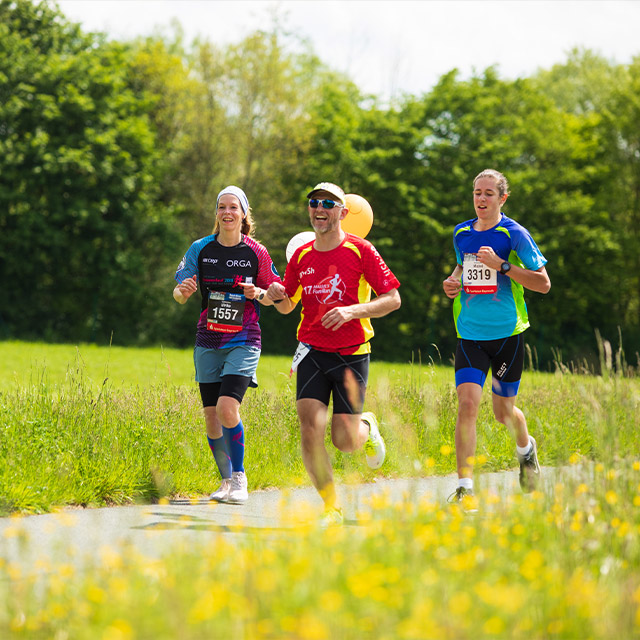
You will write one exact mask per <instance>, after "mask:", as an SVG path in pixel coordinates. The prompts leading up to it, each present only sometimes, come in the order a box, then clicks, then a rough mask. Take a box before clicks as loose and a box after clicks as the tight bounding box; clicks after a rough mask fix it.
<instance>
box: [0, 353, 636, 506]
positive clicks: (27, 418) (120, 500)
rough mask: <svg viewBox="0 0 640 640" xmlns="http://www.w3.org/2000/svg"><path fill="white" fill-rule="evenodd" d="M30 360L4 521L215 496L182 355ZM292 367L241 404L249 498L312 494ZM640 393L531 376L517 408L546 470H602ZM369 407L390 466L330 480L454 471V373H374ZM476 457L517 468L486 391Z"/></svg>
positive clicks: (4, 490)
mask: <svg viewBox="0 0 640 640" xmlns="http://www.w3.org/2000/svg"><path fill="white" fill-rule="evenodd" d="M25 349H26V350H29V349H35V350H34V351H32V354H37V357H35V356H33V357H34V359H33V360H32V361H31V363H30V364H29V361H28V360H24V361H23V362H22V363H21V367H20V369H16V368H15V366H14V368H13V370H14V371H15V372H16V373H15V375H14V378H13V382H11V383H8V382H7V381H6V380H5V386H4V389H3V390H1V391H0V512H4V513H9V512H12V511H27V512H43V511H48V510H50V509H51V508H52V507H54V506H59V505H68V504H78V505H92V506H98V505H104V504H125V503H129V502H150V501H154V500H157V499H158V498H160V497H162V496H167V495H196V494H206V493H208V492H210V491H211V490H212V488H214V485H216V483H217V472H216V470H215V465H214V464H213V458H212V456H211V453H210V451H209V449H208V446H207V442H206V438H205V435H204V426H203V419H202V410H201V406H200V399H199V395H198V391H197V389H196V385H195V384H194V383H193V380H192V375H193V374H192V373H189V372H190V370H191V367H192V361H191V351H190V350H183V351H180V350H178V351H170V352H167V351H165V350H162V349H146V350H139V349H113V348H112V349H108V348H102V349H100V348H97V347H78V348H74V347H66V352H65V351H64V349H65V348H64V347H60V346H54V347H47V346H46V345H37V347H34V346H33V345H25ZM20 351H21V346H20V344H19V343H4V344H2V343H0V361H1V362H3V366H4V367H5V369H6V368H7V362H11V361H12V357H13V355H14V354H15V353H16V352H20ZM65 353H66V355H65ZM14 362H15V360H14ZM289 364H290V362H289V360H288V359H287V358H271V357H268V356H263V357H262V359H261V362H260V367H259V371H258V375H259V379H260V383H261V386H260V388H259V389H258V390H250V391H249V392H248V393H247V396H246V397H245V401H244V403H243V407H242V416H243V422H244V423H245V425H246V443H247V449H246V460H245V462H246V464H245V466H246V468H247V474H248V478H249V484H250V488H251V489H256V488H263V487H269V486H293V485H298V484H300V483H307V482H308V480H307V478H306V473H305V472H304V469H303V466H302V463H301V459H300V455H299V436H298V421H297V416H296V412H295V401H294V397H295V380H294V379H290V378H289V376H288V369H289ZM113 371H118V374H117V375H116V376H115V377H114V376H113ZM20 376H22V377H23V379H20ZM639 389H640V382H639V381H638V379H637V378H623V377H621V376H615V375H609V376H606V377H594V376H579V375H573V374H564V373H557V374H555V375H554V374H542V373H536V372H526V373H525V375H524V378H523V383H522V392H521V395H520V397H519V404H520V406H521V407H522V408H523V409H524V411H525V414H526V415H527V418H528V422H529V428H530V431H531V432H532V433H533V434H534V435H535V436H536V439H537V441H538V445H539V451H540V460H541V463H543V464H547V465H556V466H557V465H562V464H565V463H566V462H567V461H568V460H569V458H570V456H571V455H572V454H576V453H577V454H580V455H581V456H584V457H585V458H587V459H591V460H599V461H602V462H606V463H610V462H611V461H613V460H615V459H616V458H617V457H620V456H626V455H629V454H632V453H634V452H638V451H640V435H639V433H638V429H637V415H638V395H639ZM366 408H367V409H368V410H372V411H374V412H375V413H376V414H377V415H378V417H379V419H380V422H381V425H382V431H383V433H384V436H385V439H386V441H387V448H388V457H387V460H386V462H385V464H384V466H383V468H382V469H381V471H380V472H377V473H374V472H372V471H371V470H369V468H368V467H367V466H366V464H365V463H364V457H363V456H362V455H358V454H355V455H345V454H342V453H340V452H339V451H336V450H335V449H334V448H333V447H332V446H331V445H329V446H328V448H329V450H330V452H331V455H332V457H333V460H334V467H335V469H336V473H337V475H338V478H339V479H345V478H351V477H355V478H358V479H361V480H362V481H367V480H371V479H372V478H373V477H375V476H376V475H378V474H383V475H387V476H410V475H416V474H434V473H435V474H445V473H450V472H452V471H454V469H455V461H454V458H455V456H454V425H455V416H456V408H457V401H456V395H455V389H454V385H453V372H452V370H451V369H450V368H447V367H441V366H434V365H433V364H429V365H420V364H406V365H389V364H385V363H380V362H375V361H374V362H373V363H372V367H371V376H370V384H369V391H368V396H367V406H366ZM328 438H329V435H328ZM477 454H478V456H477V457H478V461H479V462H481V463H482V465H483V468H485V469H487V470H500V469H509V468H512V467H513V466H514V465H515V455H514V444H513V438H512V436H511V434H510V433H508V431H507V430H506V429H504V428H503V427H501V426H500V425H498V424H497V423H496V422H495V420H494V418H493V415H492V410H491V401H490V393H489V392H488V391H487V392H486V393H485V397H484V400H483V403H482V406H481V411H480V417H479V420H478V450H477Z"/></svg>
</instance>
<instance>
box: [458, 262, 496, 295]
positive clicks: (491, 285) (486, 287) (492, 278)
mask: <svg viewBox="0 0 640 640" xmlns="http://www.w3.org/2000/svg"><path fill="white" fill-rule="evenodd" d="M462 286H463V287H464V291H465V293H495V292H496V291H497V290H498V272H497V271H496V270H495V269H490V268H489V267H487V265H485V264H482V262H480V260H478V258H477V257H476V254H475V253H465V254H464V261H463V264H462Z"/></svg>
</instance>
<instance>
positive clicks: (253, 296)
mask: <svg viewBox="0 0 640 640" xmlns="http://www.w3.org/2000/svg"><path fill="white" fill-rule="evenodd" d="M239 284H240V286H241V287H242V288H243V289H244V295H245V296H246V298H247V299H248V300H257V301H258V302H259V303H260V304H262V305H264V306H265V307H270V306H271V305H272V304H273V300H272V299H271V298H269V296H267V289H261V288H260V287H256V285H255V284H253V282H240V283H239Z"/></svg>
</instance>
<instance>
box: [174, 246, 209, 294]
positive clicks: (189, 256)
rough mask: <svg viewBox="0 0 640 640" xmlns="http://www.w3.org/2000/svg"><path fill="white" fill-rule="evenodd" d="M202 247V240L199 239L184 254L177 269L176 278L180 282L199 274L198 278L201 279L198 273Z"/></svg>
mask: <svg viewBox="0 0 640 640" xmlns="http://www.w3.org/2000/svg"><path fill="white" fill-rule="evenodd" d="M201 247H202V240H197V241H196V242H194V243H193V244H192V245H191V246H190V247H189V249H188V250H187V253H185V254H184V258H182V260H181V262H180V264H179V265H178V269H177V270H176V276H175V278H176V282H177V283H178V284H180V283H181V282H182V281H183V280H186V279H187V278H192V277H193V276H198V279H200V275H199V273H198V256H199V255H200V250H201Z"/></svg>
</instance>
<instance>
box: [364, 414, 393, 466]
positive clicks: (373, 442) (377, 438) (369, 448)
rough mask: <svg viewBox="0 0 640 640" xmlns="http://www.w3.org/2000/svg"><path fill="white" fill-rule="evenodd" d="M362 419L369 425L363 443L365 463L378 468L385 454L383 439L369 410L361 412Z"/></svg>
mask: <svg viewBox="0 0 640 640" xmlns="http://www.w3.org/2000/svg"><path fill="white" fill-rule="evenodd" d="M362 420H363V421H364V422H366V423H367V424H368V425H369V437H368V438H367V441H366V442H365V443H364V452H365V455H366V458H367V464H368V465H369V466H370V467H371V468H372V469H379V468H380V467H381V466H382V463H383V462H384V458H385V456H386V455H387V450H386V447H385V446H384V440H383V439H382V436H381V435H380V430H379V429H378V420H377V419H376V417H375V415H374V414H373V413H371V411H366V412H365V413H363V414H362Z"/></svg>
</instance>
